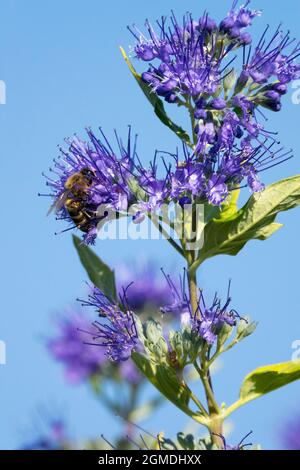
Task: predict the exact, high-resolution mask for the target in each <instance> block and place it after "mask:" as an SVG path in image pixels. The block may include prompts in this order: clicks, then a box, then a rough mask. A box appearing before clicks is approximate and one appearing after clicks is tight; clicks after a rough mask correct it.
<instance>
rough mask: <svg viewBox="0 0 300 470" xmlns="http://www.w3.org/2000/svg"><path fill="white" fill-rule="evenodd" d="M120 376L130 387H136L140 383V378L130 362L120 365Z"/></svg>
mask: <svg viewBox="0 0 300 470" xmlns="http://www.w3.org/2000/svg"><path fill="white" fill-rule="evenodd" d="M119 372H120V376H121V378H122V379H123V380H124V381H125V382H128V383H130V384H131V385H137V384H139V383H140V382H141V380H142V376H141V374H140V372H139V371H138V369H137V368H136V366H135V365H134V363H133V362H132V361H130V360H129V361H125V362H121V363H120V369H119Z"/></svg>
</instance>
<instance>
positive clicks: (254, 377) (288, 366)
mask: <svg viewBox="0 0 300 470" xmlns="http://www.w3.org/2000/svg"><path fill="white" fill-rule="evenodd" d="M298 379H300V361H289V362H282V363H281V364H273V365H270V366H264V367H259V368H258V369H255V370H254V371H253V372H251V373H250V374H248V375H247V376H246V377H245V379H244V381H243V383H242V387H241V390H240V398H239V400H238V401H237V402H235V403H234V404H233V405H231V406H230V407H229V408H228V409H227V410H226V411H225V415H226V416H229V414H230V413H232V412H233V411H234V410H236V409H237V408H239V407H240V406H243V405H245V404H246V403H249V402H250V401H252V400H255V399H256V398H259V397H261V396H263V395H266V394H267V393H270V392H273V390H277V389H278V388H280V387H283V386H284V385H287V384H289V383H291V382H294V381H295V380H298Z"/></svg>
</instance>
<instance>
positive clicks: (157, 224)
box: [148, 214, 184, 256]
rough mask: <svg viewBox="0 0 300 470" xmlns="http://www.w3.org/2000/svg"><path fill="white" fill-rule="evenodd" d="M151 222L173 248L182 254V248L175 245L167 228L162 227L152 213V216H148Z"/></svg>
mask: <svg viewBox="0 0 300 470" xmlns="http://www.w3.org/2000/svg"><path fill="white" fill-rule="evenodd" d="M148 217H149V218H150V220H151V222H152V223H153V225H154V226H155V227H156V228H157V229H158V231H159V233H161V234H162V235H163V237H164V238H165V239H166V240H167V241H168V242H169V243H170V244H171V245H172V247H173V248H175V250H176V251H177V252H178V253H179V254H180V255H181V256H184V252H183V249H182V248H181V247H180V246H179V245H177V243H176V242H175V240H173V238H172V237H170V235H169V234H168V232H167V230H165V229H164V227H163V226H162V225H161V223H160V222H159V221H158V219H157V217H155V216H154V215H153V214H152V216H151V217H150V216H148Z"/></svg>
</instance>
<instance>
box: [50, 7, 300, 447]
mask: <svg viewBox="0 0 300 470" xmlns="http://www.w3.org/2000/svg"><path fill="white" fill-rule="evenodd" d="M237 4H238V1H236V0H235V1H234V2H233V5H232V8H231V10H230V11H229V13H228V14H227V16H226V17H225V18H223V19H222V20H221V21H220V22H217V21H215V20H214V19H212V18H211V17H210V16H209V15H208V14H207V13H205V14H204V15H202V16H201V17H200V18H199V16H197V17H196V19H195V18H193V17H192V15H191V14H187V15H185V16H184V17H183V19H182V20H179V19H177V18H176V17H175V15H174V14H173V13H172V14H171V16H170V18H165V17H163V18H162V19H161V20H160V21H158V22H157V24H156V27H155V28H154V27H153V26H152V25H151V24H150V22H148V21H147V22H146V31H145V33H143V32H141V31H140V30H139V29H137V27H135V26H134V27H132V28H129V30H130V32H131V33H132V35H133V37H134V41H135V44H134V45H133V46H132V48H131V55H132V56H133V59H135V60H136V63H137V65H138V67H140V68H141V73H140V72H138V71H136V69H135V68H134V66H133V64H132V63H131V61H130V60H129V58H128V57H127V55H126V53H125V51H124V50H123V49H122V53H123V56H124V58H125V61H126V63H127V65H128V66H129V70H130V72H131V73H132V75H133V77H134V78H135V80H136V82H137V83H138V85H139V87H140V88H141V90H142V91H143V93H144V94H145V97H146V98H147V99H148V101H149V102H150V104H151V105H152V107H153V109H154V112H155V114H156V116H157V117H158V119H159V120H160V121H161V122H162V123H163V124H164V125H166V126H167V127H168V128H169V129H170V130H171V131H172V132H174V133H175V134H176V135H177V137H178V138H179V139H180V140H181V143H182V146H181V149H180V150H178V151H175V152H174V151H166V152H163V153H161V157H162V158H161V162H162V164H161V165H162V168H164V170H165V173H164V174H163V173H162V171H161V169H158V168H159V163H158V160H159V156H160V152H155V157H154V159H153V161H152V162H151V163H150V165H149V166H148V167H144V166H143V164H142V163H141V160H140V158H139V156H138V153H137V147H136V138H133V137H132V132H131V129H129V133H128V138H127V143H126V145H124V144H123V142H122V140H121V139H120V138H119V137H118V135H117V134H116V144H117V145H116V149H117V150H116V149H115V148H114V146H113V145H112V144H111V143H110V142H109V141H108V139H107V138H106V136H105V134H104V133H103V132H102V130H101V129H100V132H99V133H97V134H96V133H93V132H92V131H91V130H90V129H88V130H87V135H88V139H87V141H84V140H81V139H79V138H78V137H77V136H75V137H73V138H72V139H70V140H69V141H67V146H68V148H66V149H61V155H60V157H59V158H58V160H57V161H55V163H54V167H55V169H54V172H53V176H52V177H47V184H48V186H50V188H51V194H50V195H51V197H52V198H53V204H52V206H51V210H54V211H56V213H57V215H58V218H59V219H64V220H67V221H68V222H71V223H72V226H71V227H69V228H70V229H73V228H74V229H75V228H77V229H79V230H80V231H81V232H83V240H82V241H80V240H79V239H78V238H77V237H75V238H74V243H75V247H76V250H77V252H78V254H79V256H80V259H81V262H82V264H83V266H84V267H85V269H86V271H87V274H88V276H89V278H90V280H91V281H92V283H93V286H92V289H91V292H90V294H89V296H87V298H86V300H84V301H83V302H82V303H83V305H85V306H88V307H91V308H93V309H94V311H95V314H96V315H98V319H95V321H94V322H93V325H91V326H90V327H89V328H86V327H84V328H80V337H81V335H84V334H85V335H86V340H85V342H86V343H88V344H89V345H90V346H89V347H90V348H91V349H93V353H91V356H89V358H90V359H91V362H92V364H93V361H94V359H95V357H96V361H97V360H98V361H99V362H98V366H99V368H101V367H102V366H101V361H102V360H103V357H104V356H105V358H107V359H108V360H111V361H113V363H119V364H121V366H120V367H122V364H124V363H125V364H126V361H128V360H130V361H131V360H132V361H133V362H134V364H135V366H136V367H137V369H138V370H139V373H140V374H141V375H143V376H144V377H145V378H146V379H148V380H149V381H150V382H151V383H152V384H153V385H154V386H155V387H156V388H157V389H158V391H159V392H160V394H161V395H163V396H164V397H165V398H166V399H168V400H169V401H170V402H172V403H173V404H174V405H175V406H176V407H178V408H179V409H180V410H181V411H182V412H183V413H185V414H186V415H187V416H188V417H189V418H191V419H193V420H195V421H196V422H197V423H199V424H201V425H203V426H204V427H205V428H206V429H207V430H208V432H209V440H208V441H207V442H206V441H201V442H200V441H199V442H200V443H199V446H200V448H203V446H204V448H215V449H221V450H229V449H240V448H243V447H244V446H243V444H242V443H241V444H239V445H238V446H230V445H228V444H227V443H226V441H225V440H224V437H223V423H224V420H225V419H226V418H228V417H229V416H230V415H231V413H232V412H233V411H235V410H237V409H238V408H239V407H241V406H243V405H245V404H246V403H248V402H250V401H252V400H254V399H256V398H259V397H260V396H262V395H264V394H267V393H269V392H271V391H273V390H275V389H277V388H279V387H282V386H284V385H286V384H288V383H290V382H292V381H294V380H296V379H298V378H300V364H299V362H297V361H291V362H286V363H280V364H275V365H268V366H263V367H259V368H258V369H256V370H254V371H253V372H251V373H250V374H248V375H247V376H246V378H245V379H244V381H243V383H242V386H241V389H240V395H239V398H238V399H237V401H236V402H235V403H233V404H232V405H230V406H227V405H224V404H221V403H222V401H219V399H218V398H217V397H216V396H215V393H214V388H213V384H212V377H211V373H210V370H211V367H212V365H213V363H214V361H215V360H216V359H217V358H218V357H219V356H220V355H221V354H224V353H225V352H226V351H228V350H229V349H231V348H233V347H234V346H236V345H237V344H238V343H239V342H240V341H242V340H243V339H245V338H247V337H248V336H249V335H251V334H252V333H253V332H254V330H255V328H256V323H255V322H253V321H251V320H250V319H249V318H248V317H245V316H244V315H243V314H242V313H238V312H237V311H236V310H234V309H233V308H232V307H231V296H230V289H229V290H228V294H227V298H226V299H225V301H223V302H222V301H221V300H220V299H219V298H218V297H217V296H215V297H214V298H213V299H212V300H211V301H208V300H207V299H206V296H205V295H204V293H203V292H202V290H201V289H200V288H199V287H198V284H197V269H198V268H199V266H200V265H202V264H203V263H204V261H206V260H207V259H209V258H211V257H214V256H217V255H220V254H227V255H231V256H233V255H237V254H238V253H239V251H240V250H242V249H243V248H244V247H245V245H246V244H247V243H248V242H249V241H251V240H254V239H258V240H266V239H267V238H269V237H270V236H271V235H272V234H273V233H274V232H276V231H277V230H278V229H279V228H281V224H279V223H277V222H276V217H277V215H278V213H280V212H282V211H286V210H289V209H292V208H294V207H296V206H298V205H299V204H300V176H299V175H296V176H292V177H290V178H287V179H284V180H281V181H278V182H275V183H273V184H271V185H269V186H265V185H264V183H263V182H262V176H261V174H262V172H263V171H265V170H268V169H270V168H272V167H273V166H275V165H278V164H279V163H283V162H284V161H286V160H288V159H289V158H291V156H292V153H291V151H290V150H284V148H283V147H281V146H280V144H279V142H278V140H277V133H276V132H274V131H272V130H270V129H267V128H266V127H265V122H264V113H265V112H278V111H280V109H281V106H282V101H283V96H284V95H285V94H286V93H287V89H288V85H289V83H290V82H291V81H292V80H294V79H296V78H299V76H300V65H299V64H298V62H297V57H298V55H299V54H300V48H299V45H298V44H296V43H295V42H294V40H293V39H291V38H290V36H289V33H287V34H285V33H284V32H282V31H281V27H278V28H277V29H275V31H274V32H269V29H270V28H269V27H267V28H266V29H265V31H264V33H263V35H262V37H261V38H260V40H259V41H258V43H256V44H253V43H252V37H251V34H250V33H249V29H250V26H251V24H252V22H253V21H254V20H256V19H257V17H259V16H260V15H261V12H260V11H257V10H252V9H251V8H250V5H249V4H250V1H246V3H245V4H244V5H242V6H240V7H239V6H238V5H237ZM198 18H199V19H198ZM238 56H239V59H238ZM145 62H146V64H145ZM164 102H166V103H167V106H168V110H170V112H171V111H172V107H174V106H179V107H180V108H182V110H184V111H185V112H186V113H187V115H188V116H189V118H190V120H191V132H190V133H189V132H187V131H186V130H184V129H183V128H182V127H180V126H179V125H177V124H175V123H174V122H173V120H172V119H171V118H170V117H169V116H168V114H167V112H166V109H165V106H164ZM244 186H248V187H249V189H250V191H251V193H252V195H251V196H250V198H249V200H248V201H247V202H246V204H244V205H243V206H241V205H239V201H238V198H239V192H240V190H241V189H242V188H243V187H244ZM164 204H174V205H175V206H176V207H177V208H181V209H183V211H181V212H180V213H178V214H179V215H178V216H177V217H178V218H179V219H180V221H181V222H182V223H183V225H184V230H183V232H181V234H180V236H179V237H177V239H175V237H173V238H168V241H169V242H170V243H171V245H172V246H173V247H174V248H175V249H176V250H177V252H178V253H179V254H180V255H181V256H182V257H183V259H184V260H185V263H186V269H185V271H184V273H183V274H182V276H181V281H180V283H179V284H178V285H177V283H176V282H175V281H174V279H173V276H172V277H171V276H169V275H166V274H165V281H166V286H167V287H168V289H169V298H167V299H163V302H162V303H161V305H159V304H158V303H157V302H156V306H157V307H158V306H159V307H160V312H161V314H162V315H163V318H165V316H166V315H167V314H173V315H175V317H174V318H176V319H177V323H178V325H175V328H173V326H174V324H173V325H171V324H170V323H166V322H162V321H161V319H160V318H159V317H158V316H156V317H155V318H149V319H145V316H141V315H140V311H139V310H140V308H139V302H137V303H135V302H133V301H132V299H131V297H130V294H129V293H130V290H131V289H132V292H134V289H135V285H134V284H133V285H132V286H131V287H130V288H128V286H126V285H125V286H122V288H120V286H118V289H116V281H115V276H114V272H113V271H112V270H111V269H110V268H109V267H108V266H106V265H105V264H104V263H103V262H102V261H101V259H100V258H98V257H97V255H96V254H95V253H94V252H93V251H92V250H91V249H90V247H88V246H87V245H89V244H94V243H96V239H97V235H98V233H99V232H100V231H101V230H102V228H103V226H104V225H105V224H106V223H107V222H109V221H110V220H111V218H112V217H116V218H117V219H118V218H120V217H130V218H131V219H132V221H133V222H134V223H136V224H140V223H142V222H143V221H144V219H145V218H146V217H151V216H153V215H154V219H153V221H154V223H155V224H156V227H157V228H158V229H159V230H160V232H161V233H162V234H164V233H165V230H164V227H165V226H166V225H167V226H169V227H171V228H174V225H175V223H174V221H172V220H171V219H170V218H168V217H165V218H164V219H163V220H162V219H161V214H160V210H161V208H162V207H163V205H164ZM199 205H201V207H202V208H203V211H204V221H202V222H204V223H203V224H202V225H201V230H202V231H203V234H202V235H203V244H202V246H199V245H196V246H192V245H190V243H189V242H190V240H189V238H188V237H187V235H186V234H187V233H190V232H191V228H192V229H193V231H195V232H196V234H197V232H198V231H199V230H200V228H199V220H198V215H197V214H198V213H197V207H198V206H199ZM186 214H188V217H185V216H186ZM194 229H195V230H194ZM136 286H137V289H138V291H139V293H140V292H141V289H140V286H139V284H138V283H137V284H136ZM152 288H153V287H152V279H151V278H150V279H149V280H148V285H147V289H146V290H149V291H151V289H152ZM142 292H143V291H142ZM142 295H144V294H142ZM149 313H150V311H149ZM151 313H152V312H151ZM78 335H79V333H78ZM67 336H68V335H67ZM73 339H74V338H73ZM76 341H77V339H76ZM52 350H53V351H54V353H55V354H56V355H57V357H58V358H61V359H63V360H65V362H66V363H67V362H68V358H69V352H68V351H65V349H64V348H63V350H61V347H60V346H59V345H58V346H57V345H56V347H55V346H53V345H52ZM55 351H56V352H55ZM97 351H102V352H99V353H98V352H97ZM97 354H99V359H97V358H98V356H97ZM85 358H86V356H85V354H82V357H81V359H80V364H81V367H82V368H83V373H86V370H87V364H83V362H84V360H85ZM105 360H106V359H105ZM92 364H91V363H89V365H88V371H90V370H91V369H90V367H91V366H92ZM186 368H193V369H194V370H195V371H196V373H197V374H198V378H199V381H200V382H201V384H202V386H203V390H204V395H205V402H204V401H203V400H202V399H200V398H199V397H198V396H196V394H195V393H194V392H193V390H192V389H191V387H190V386H189V383H188V376H187V374H186V373H185V371H186ZM181 437H182V436H181ZM181 442H183V438H182V439H181ZM179 445H181V444H180V443H179ZM184 445H186V444H184ZM197 445H198V444H197ZM181 447H182V446H181ZM183 448H186V447H183Z"/></svg>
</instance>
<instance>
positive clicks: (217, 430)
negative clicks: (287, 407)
mask: <svg viewBox="0 0 300 470" xmlns="http://www.w3.org/2000/svg"><path fill="white" fill-rule="evenodd" d="M189 255H190V256H189V257H188V259H187V261H188V266H191V264H192V262H193V257H192V255H191V253H189ZM188 274H189V275H188V283H189V293H190V302H191V308H192V311H193V313H194V314H197V312H198V310H199V309H198V286H197V276H196V271H192V272H190V271H188ZM206 353H207V348H204V350H203V353H202V357H201V368H200V366H199V365H198V363H197V361H195V362H194V367H195V369H196V370H197V372H198V374H199V376H200V378H201V380H202V383H203V386H204V391H205V396H206V401H207V405H208V411H209V420H208V424H207V427H208V429H209V432H210V436H211V441H212V443H213V444H215V445H216V446H217V447H219V448H222V446H223V441H222V437H221V436H222V432H223V418H222V416H221V410H220V408H219V405H218V403H217V401H216V399H215V396H214V392H213V388H212V384H211V376H210V371H209V366H208V360H207V358H206Z"/></svg>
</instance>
